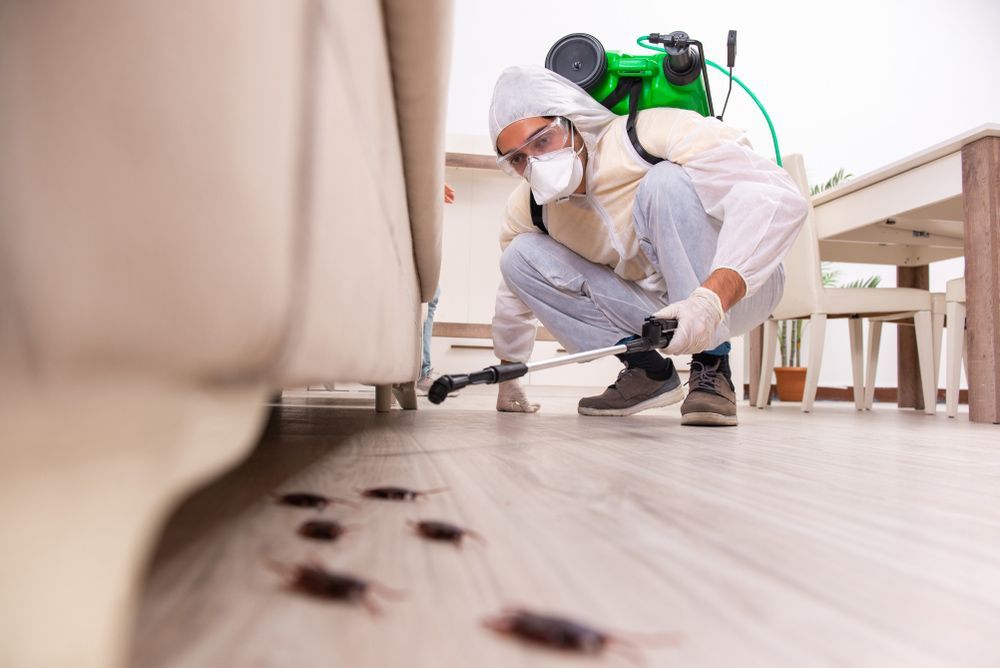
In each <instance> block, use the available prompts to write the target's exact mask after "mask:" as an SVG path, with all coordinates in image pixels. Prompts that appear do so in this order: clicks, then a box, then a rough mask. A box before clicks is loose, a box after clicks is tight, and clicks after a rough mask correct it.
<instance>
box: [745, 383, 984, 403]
mask: <svg viewBox="0 0 1000 668" xmlns="http://www.w3.org/2000/svg"><path fill="white" fill-rule="evenodd" d="M749 388H750V386H749V385H746V384H744V385H743V398H744V399H749V398H750V389H749ZM898 394H899V390H898V389H897V388H895V387H876V388H875V401H876V402H877V403H887V404H894V403H896V401H897V396H898ZM771 396H772V397H777V387H776V386H775V385H771ZM937 400H938V402H939V403H943V402H944V390H943V389H939V390H938V397H937ZM816 401H854V388H851V387H818V388H816ZM958 403H960V404H968V403H969V391H968V390H959V391H958Z"/></svg>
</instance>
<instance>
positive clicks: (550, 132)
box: [497, 117, 572, 176]
mask: <svg viewBox="0 0 1000 668" xmlns="http://www.w3.org/2000/svg"><path fill="white" fill-rule="evenodd" d="M571 136H572V131H571V130H570V124H569V121H567V120H566V119H565V118H562V117H559V118H556V119H554V120H553V121H552V122H551V123H549V124H548V125H546V126H545V127H543V128H542V129H540V130H539V131H538V132H536V133H535V134H533V135H531V137H529V138H528V141H526V142H524V143H523V144H521V145H520V146H518V147H517V148H515V149H513V150H511V151H507V152H506V153H504V154H503V155H501V156H500V157H499V158H497V166H498V167H500V169H502V170H503V171H505V172H507V173H508V174H510V175H511V176H523V175H524V170H525V169H526V168H527V167H528V158H531V157H535V156H540V155H544V154H546V153H551V152H552V151H558V150H559V149H561V148H565V147H566V146H567V145H568V144H569V142H570V138H571Z"/></svg>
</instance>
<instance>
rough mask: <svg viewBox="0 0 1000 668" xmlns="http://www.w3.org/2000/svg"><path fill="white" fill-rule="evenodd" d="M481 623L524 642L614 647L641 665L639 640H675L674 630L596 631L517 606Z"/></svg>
mask: <svg viewBox="0 0 1000 668" xmlns="http://www.w3.org/2000/svg"><path fill="white" fill-rule="evenodd" d="M483 626H485V627H486V628H488V629H492V630H493V631H496V632H498V633H502V634H505V635H509V636H513V637H515V638H518V639H519V640H523V641H525V642H529V643H532V644H535V645H541V646H544V647H549V648H551V649H557V650H562V651H566V652H575V653H578V654H592V655H593V654H600V653H603V652H604V651H605V650H610V649H616V650H617V651H618V652H619V653H621V654H622V655H623V656H624V657H625V658H627V659H629V660H630V661H632V662H633V663H635V664H636V665H642V655H641V654H639V644H640V643H646V644H664V643H669V644H675V643H676V641H677V635H676V634H670V633H667V634H658V635H650V636H639V635H637V634H626V633H619V632H615V633H611V632H608V631H599V630H597V629H595V628H592V627H590V626H587V625H586V624H583V623H581V622H577V621H574V620H572V619H567V618H565V617H558V616H555V615H543V614H539V613H535V612H530V611H528V610H524V609H521V608H505V609H504V610H503V611H502V612H501V614H499V615H497V616H495V617H489V618H487V619H484V620H483Z"/></svg>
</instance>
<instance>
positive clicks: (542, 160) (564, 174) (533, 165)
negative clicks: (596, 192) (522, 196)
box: [525, 146, 583, 204]
mask: <svg viewBox="0 0 1000 668" xmlns="http://www.w3.org/2000/svg"><path fill="white" fill-rule="evenodd" d="M581 151H583V147H582V146H581V147H580V150H579V151H575V150H573V148H572V147H570V146H567V147H566V148H561V149H559V150H558V151H552V152H551V153H545V154H544V155H539V156H532V157H530V158H528V167H527V168H526V169H525V174H526V175H527V177H528V184H529V185H530V186H531V192H532V193H533V194H534V195H535V201H536V202H538V203H539V204H548V203H549V202H555V201H558V200H562V199H566V198H567V197H569V196H570V195H572V194H573V192H574V191H575V190H576V189H577V188H579V187H580V183H581V181H583V161H582V160H580V152H581Z"/></svg>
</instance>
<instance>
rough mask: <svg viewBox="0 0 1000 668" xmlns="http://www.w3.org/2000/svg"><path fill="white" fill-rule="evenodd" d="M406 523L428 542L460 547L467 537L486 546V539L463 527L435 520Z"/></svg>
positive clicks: (409, 521) (408, 521)
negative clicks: (452, 544) (451, 544)
mask: <svg viewBox="0 0 1000 668" xmlns="http://www.w3.org/2000/svg"><path fill="white" fill-rule="evenodd" d="M406 523H407V524H408V525H409V526H410V528H411V529H413V531H414V532H415V533H416V534H417V535H418V536H422V537H424V538H427V539H429V540H440V541H446V542H449V543H454V545H455V547H458V548H461V547H462V539H463V538H465V537H466V536H468V537H469V538H473V539H475V540H477V541H479V543H480V544H482V545H486V544H487V543H486V539H485V538H483V537H482V535H481V534H479V533H478V532H476V531H473V530H472V529H466V528H464V527H460V526H456V525H454V524H449V523H448V522H439V521H437V520H420V521H417V520H407V521H406Z"/></svg>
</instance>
